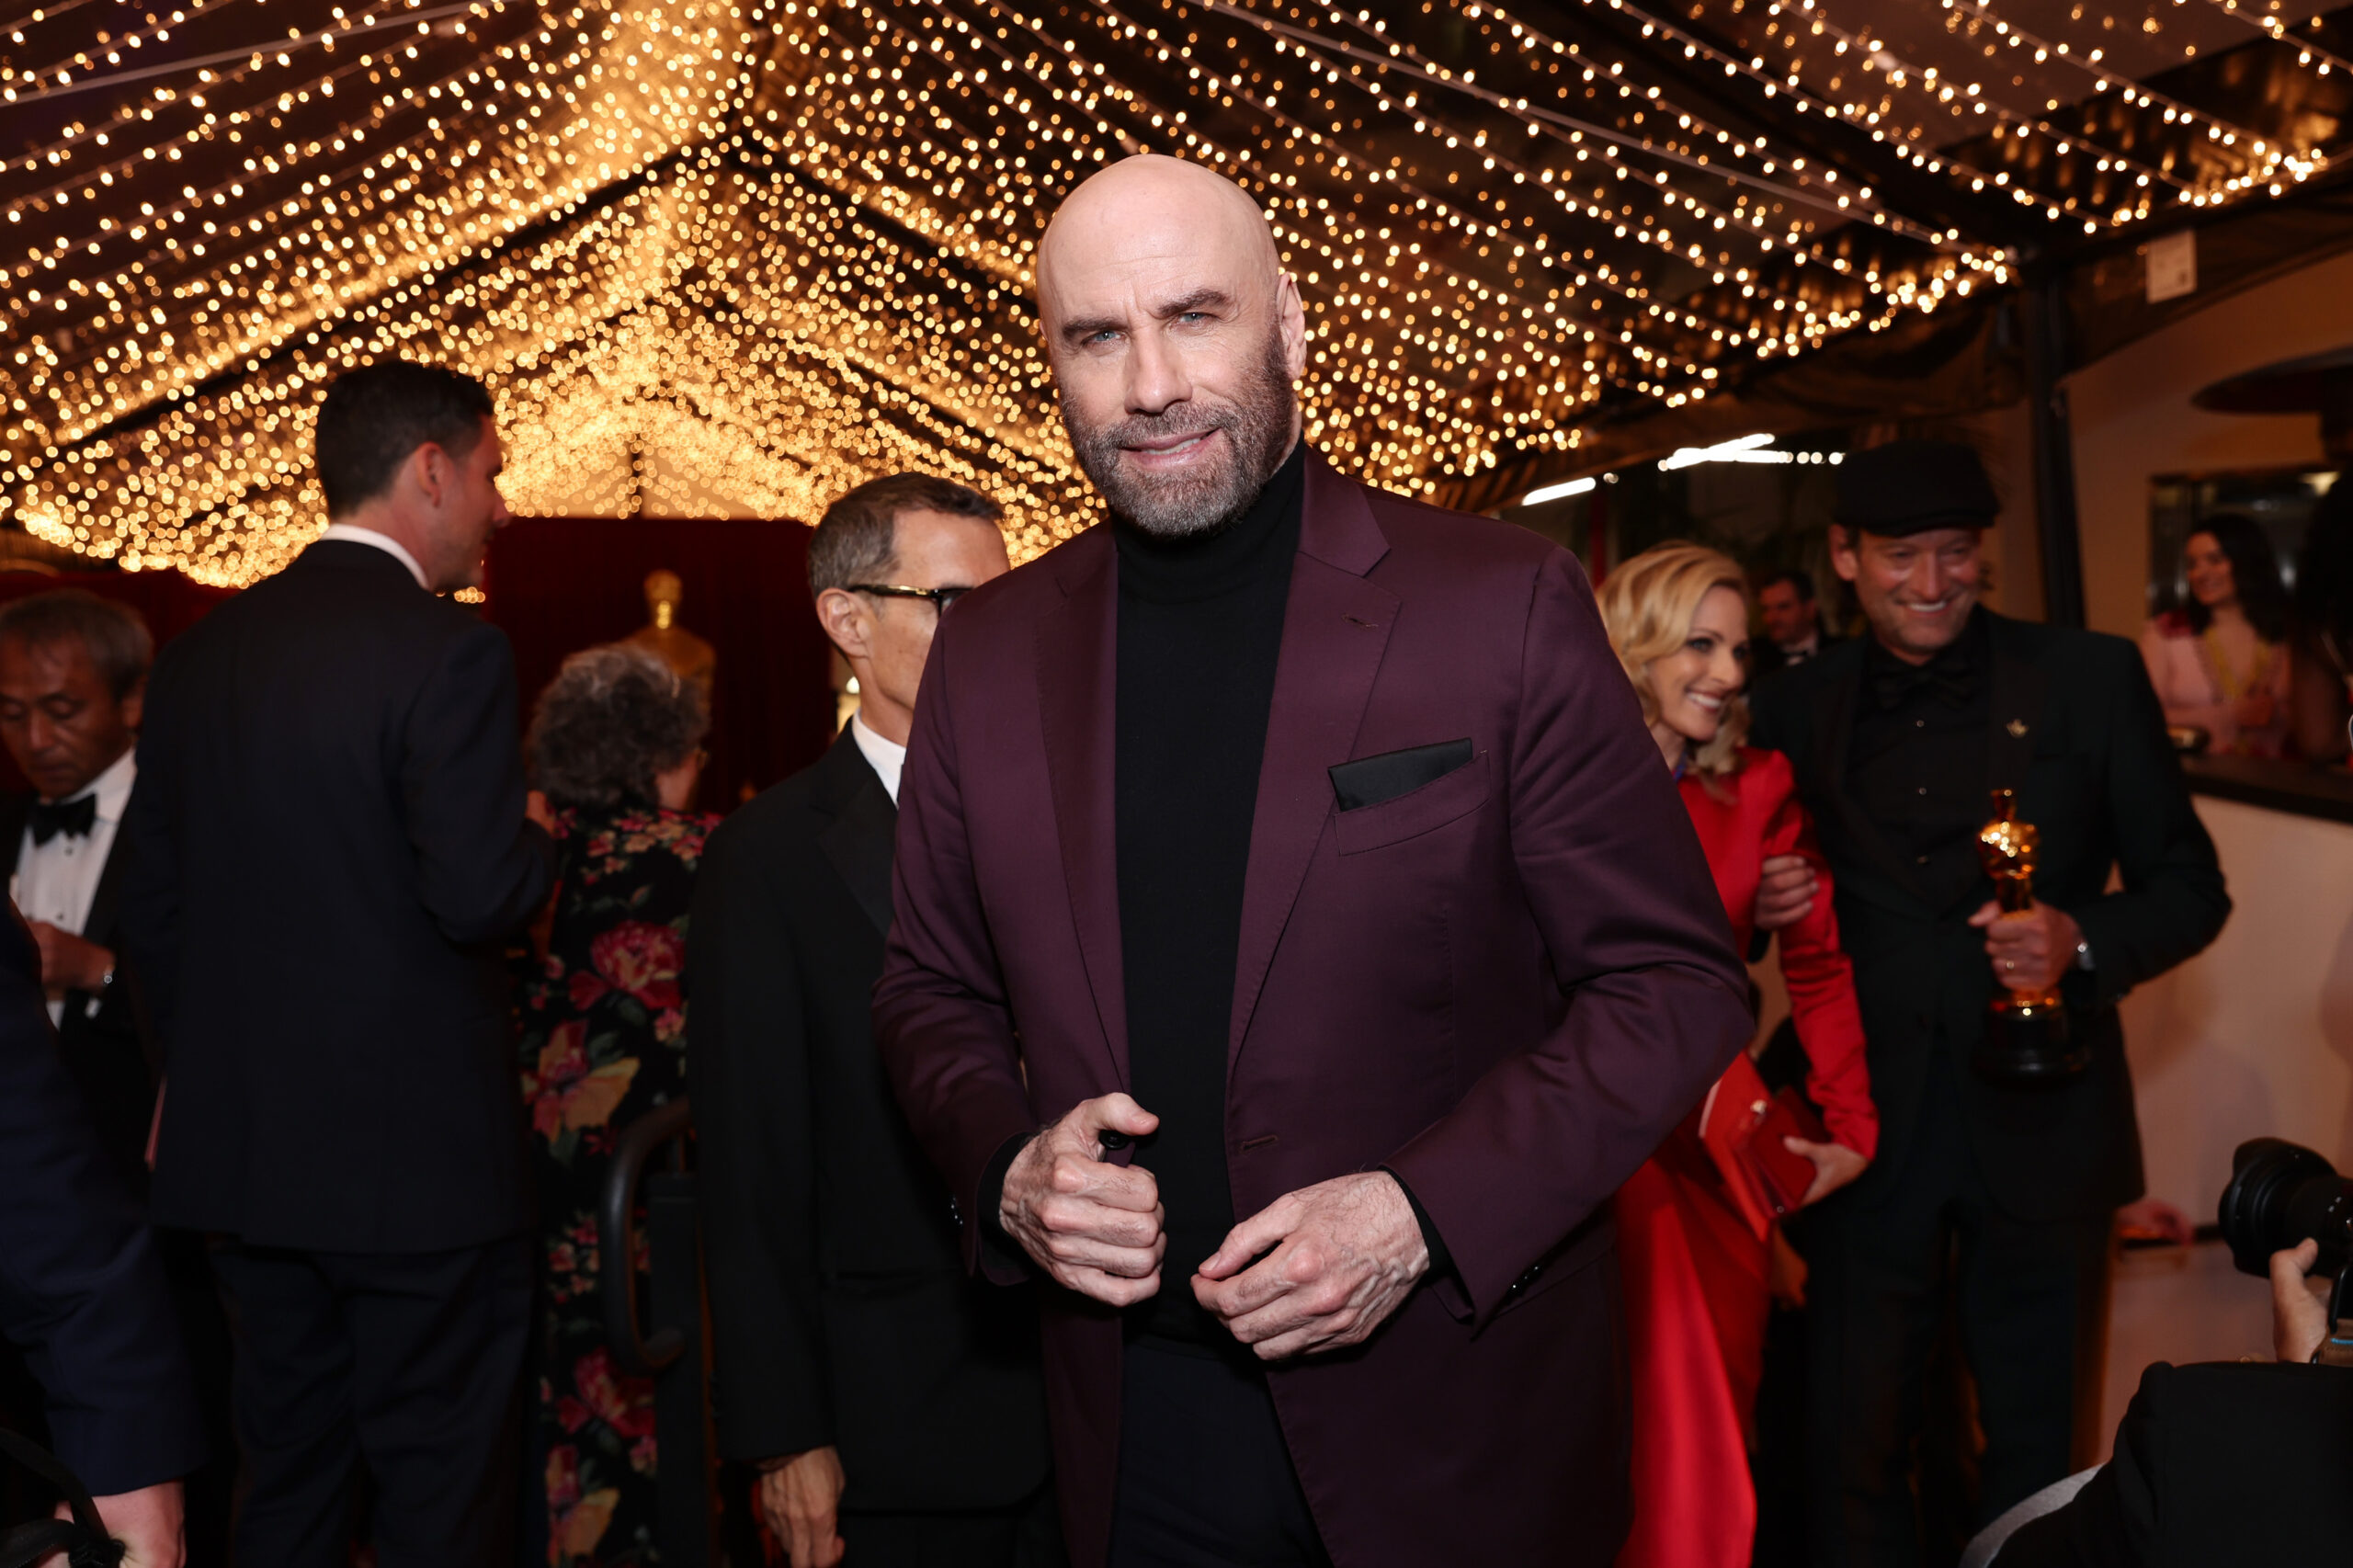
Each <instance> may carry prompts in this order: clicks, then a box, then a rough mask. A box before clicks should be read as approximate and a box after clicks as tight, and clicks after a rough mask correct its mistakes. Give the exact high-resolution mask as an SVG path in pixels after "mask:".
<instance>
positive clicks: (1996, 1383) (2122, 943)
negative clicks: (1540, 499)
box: [1752, 440, 2230, 1565]
mask: <svg viewBox="0 0 2353 1568" xmlns="http://www.w3.org/2000/svg"><path fill="white" fill-rule="evenodd" d="M1999 509H2000V505H1999V503H1998V501H1996V499H1995V494H1994V491H1993V486H1992V485H1991V484H1990V483H1988V481H1987V480H1986V477H1985V472H1984V468H1983V466H1982V465H1981V464H1980V463H1979V461H1978V460H1977V455H1976V453H1975V452H1974V451H1972V449H1970V448H1968V447H1965V446H1961V445H1957V444H1953V443H1948V442H1938V441H1919V440H1905V441H1897V442H1893V443H1892V444H1889V445H1887V446H1882V447H1878V448H1874V449H1870V450H1868V451H1862V452H1857V453H1855V454H1853V455H1851V456H1849V457H1848V458H1847V460H1846V462H1845V463H1844V464H1843V465H1842V466H1841V468H1840V469H1839V471H1838V499H1837V510H1836V522H1835V523H1834V524H1833V526H1832V528H1831V538H1830V545H1831V562H1832V564H1833V565H1834V566H1835V567H1836V570H1837V573H1838V574H1839V576H1840V577H1842V578H1844V579H1845V580H1846V581H1847V582H1849V583H1851V584H1853V585H1854V587H1855V591H1856V595H1857V597H1859V599H1860V601H1861V604H1862V608H1863V610H1864V613H1865V615H1866V616H1867V617H1868V618H1869V619H1870V627H1871V634H1870V636H1868V637H1864V638H1861V639H1859V640H1857V641H1855V642H1848V643H1845V644H1842V645H1840V646H1838V647H1836V648H1833V649H1831V650H1829V651H1828V652H1827V653H1824V654H1823V656H1822V657H1820V658H1818V659H1815V660H1813V661H1812V662H1810V663H1808V664H1806V665H1802V666H1800V667H1798V668H1795V669H1793V670H1791V671H1790V672H1789V673H1788V674H1787V675H1786V676H1782V677H1781V678H1779V679H1778V680H1775V681H1773V682H1770V683H1768V684H1766V685H1765V686H1763V687H1761V688H1760V689H1758V690H1757V691H1756V693H1755V695H1754V697H1753V699H1752V700H1753V702H1754V705H1755V710H1756V731H1755V737H1756V744H1759V745H1765V746H1771V747H1773V748H1776V749H1778V750H1779V751H1782V752H1785V753H1786V754H1788V756H1789V757H1790V761H1791V762H1792V763H1793V764H1794V765H1795V767H1796V770H1797V777H1798V784H1799V789H1800V790H1801V792H1802V795H1803V797H1804V801H1805V804H1806V807H1807V809H1808V810H1809V811H1811V812H1813V817H1814V821H1815V823H1816V824H1818V826H1819V830H1820V833H1821V838H1822V848H1823V851H1824V855H1825V856H1826V857H1827V858H1828V859H1829V862H1830V866H1831V869H1832V871H1833V873H1834V875H1835V878H1836V888H1837V900H1838V915H1839V926H1840V929H1841V930H1842V932H1843V933H1844V935H1845V939H1846V945H1847V949H1848V952H1849V953H1850V955H1851V956H1852V958H1853V960H1854V965H1855V983H1856V988H1857V991H1858V993H1859V997H1860V1000H1861V1003H1862V1008H1863V1023H1864V1028H1865V1032H1866V1033H1867V1034H1868V1036H1869V1037H1870V1074H1871V1086H1872V1091H1873V1097H1874V1098H1876V1099H1877V1100H1878V1102H1879V1107H1880V1117H1881V1134H1880V1137H1881V1142H1880V1157H1879V1159H1878V1161H1877V1162H1876V1163H1875V1164H1874V1165H1872V1167H1871V1169H1870V1172H1869V1173H1868V1174H1867V1175H1865V1176H1863V1177H1862V1179H1861V1180H1859V1181H1858V1182H1856V1183H1855V1184H1854V1186H1853V1187H1849V1188H1847V1190H1846V1191H1845V1192H1842V1193H1840V1194H1838V1195H1836V1197H1833V1198H1831V1199H1827V1200H1825V1201H1824V1203H1822V1204H1821V1205H1820V1206H1819V1207H1818V1208H1817V1209H1816V1210H1812V1211H1810V1218H1809V1225H1808V1229H1807V1233H1806V1241H1807V1245H1806V1254H1807V1259H1808V1262H1809V1263H1810V1265H1811V1266H1812V1270H1813V1272H1812V1278H1811V1279H1810V1281H1809V1284H1808V1288H1807V1298H1808V1302H1809V1306H1810V1309H1811V1313H1810V1315H1811V1324H1812V1327H1811V1335H1810V1336H1811V1352H1810V1357H1809V1369H1808V1376H1809V1379H1810V1381H1811V1386H1810V1388H1809V1390H1808V1400H1807V1403H1808V1410H1809V1414H1808V1453H1807V1460H1808V1470H1809V1472H1810V1474H1811V1476H1812V1481H1811V1483H1810V1484H1811V1485H1812V1488H1813V1495H1812V1497H1811V1498H1810V1499H1809V1515H1810V1528H1811V1531H1812V1534H1813V1551H1812V1553H1811V1556H1812V1560H1813V1561H1814V1562H1820V1563H1824V1564H1833V1565H1837V1564H1881V1563H1904V1564H1908V1563H1912V1562H1916V1561H1917V1560H1918V1559H1919V1556H1920V1551H1921V1542H1920V1530H1921V1525H1920V1520H1919V1517H1918V1506H1917V1503H1916V1501H1915V1487H1914V1484H1913V1480H1912V1476H1911V1473H1910V1472H1911V1469H1912V1464H1913V1456H1914V1453H1915V1449H1916V1447H1917V1439H1918V1438H1919V1437H1921V1436H1922V1433H1923V1428H1924V1426H1925V1423H1926V1416H1925V1414H1924V1411H1925V1407H1926V1392H1927V1391H1926V1384H1927V1375H1926V1373H1927V1363H1928V1359H1929V1355H1930V1352H1931V1350H1932V1348H1933V1347H1934V1344H1935V1341H1936V1339H1937V1336H1938V1332H1939V1329H1940V1326H1941V1325H1942V1324H1943V1323H1944V1322H1945V1321H1946V1316H1947V1312H1948V1305H1949V1307H1950V1310H1951V1312H1952V1315H1953V1316H1954V1318H1955V1319H1956V1320H1957V1323H1958V1326H1959V1330H1960V1339H1961V1350H1962V1352H1963V1354H1964V1356H1965V1357H1966V1358H1967V1361H1968V1363H1969V1366H1970V1369H1971V1371H1972V1373H1973V1374H1974V1378H1975V1381H1976V1387H1977V1412H1978V1416H1979V1420H1980V1423H1981V1424H1982V1426H1983V1427H1984V1435H1985V1451H1984V1460H1983V1463H1982V1470H1981V1478H1982V1493H1981V1495H1980V1497H1979V1498H1978V1500H1977V1519H1978V1522H1980V1523H1982V1522H1984V1520H1986V1519H1990V1518H1992V1517H1995V1516H1996V1515H1998V1514H2000V1513H2001V1512H2002V1511H2003V1510H2005V1509H2006V1508H2008V1507H2009V1506H2011V1505H2012V1504H2014V1503H2017V1502H2018V1501H2019V1500H2020V1499H2021V1498H2023V1497H2025V1496H2027V1495H2028V1494H2030V1493H2033V1492H2035V1491H2037V1490H2039V1489H2040V1488H2041V1487H2043V1486H2045V1485H2047V1484H2049V1483H2052V1482H2054V1481H2057V1480H2059V1479H2060V1478H2061V1477H2063V1476H2064V1475H2066V1474H2067V1473H2068V1472H2069V1471H2071V1470H2072V1469H2073V1468H2074V1465H2073V1463H2072V1456H2071V1445H2072V1442H2073V1438H2074V1432H2075V1407H2076V1403H2075V1402H2076V1398H2077V1391H2078V1389H2079V1388H2086V1387H2088V1388H2097V1377H2098V1375H2099V1368H2098V1366H2097V1349H2098V1346H2099V1344H2100V1322H2099V1320H2100V1317H2101V1315H2102V1314H2103V1312H2104V1310H2105V1296H2106V1290H2105V1284H2106V1270H2107V1267H2108V1261H2109V1229H2110V1224H2111V1221H2112V1217H2113V1215H2114V1212H2115V1210H2117V1209H2119V1208H2120V1207H2121V1206H2123V1205H2125V1204H2128V1203H2130V1202H2131V1201H2133V1200H2134V1199H2137V1198H2138V1197H2140V1195H2141V1192H2142V1175H2141V1145H2140V1134H2139V1130H2138V1127H2137V1125H2136V1123H2135V1120H2134V1117H2133V1108H2132V1085H2131V1076H2130V1073H2129V1071H2128V1069H2127V1067H2126V1064H2125V1059H2124V1040H2123V1034H2122V1031H2121V1028H2120V1026H2119V1024H2118V1021H2117V1017H2116V1012H2115V1006H2114V1005H2115V1003H2116V1001H2117V1000H2118V998H2120V997H2121V996H2122V995H2123V994H2125V993H2126V992H2127V991H2129V990H2131V988H2132V987H2133V986H2135V985H2137V984H2139V983H2142V982H2143V981H2145V980H2148V979H2150V978H2152V977H2153V976H2154V975H2157V974H2159V973H2162V972H2163V971H2165V970H2166V969H2169V968H2171V967H2172V966H2173V965H2175V964H2177V963H2179V962H2181V961H2182V960H2185V959H2187V958H2188V957H2189V956H2190V955H2192V954H2193V953H2195V952H2197V951H2198V950H2199V949H2201V948H2203V947H2204V946H2205V945H2206V944H2207V943H2208V942H2210V941H2211V940H2212V939H2213V937H2214V935H2215V933H2216V932H2217V931H2219V930H2220V929H2221V928H2222V921H2223V919H2224V917H2225V916H2226V915H2228V914H2229V913H2230V900H2229V898H2228V896H2227V895H2226V894H2225V893H2224V892H2223V887H2222V870H2221V868H2220V867H2219V866H2218V864H2217V863H2216V860H2215V857H2214V846H2213V844H2212V842H2211V840H2210V839H2209V838H2208V837H2207V835H2206V831H2205V828H2204V827H2203V826H2202V825H2201V824H2200V822H2199V820H2198V817H2197V815H2196V813H2195V812H2193V811H2192V810H2191V807H2190V802H2189V797H2188V790H2186V788H2185V787H2184V785H2183V783H2182V778H2181V772H2180V768H2179V767H2178V765H2177V763H2176V761H2175V759H2174V756H2173V753H2172V750H2171V748H2170V746H2169V744H2168V743H2167V740H2166V737H2165V722H2164V718H2163V716H2162V714H2161V712H2160V710H2159V709H2158V706H2157V701H2156V698H2155V696H2154V693H2153V692H2152V691H2151V690H2150V687H2149V682H2148V676H2147V675H2146V674H2145V673H2144V671H2143V666H2142V665H2141V662H2140V659H2139V656H2138V655H2137V653H2135V652H2134V650H2133V647H2132V644H2131V643H2130V642H2126V641H2124V640H2123V639H2121V638H2115V637H2108V636H2102V635H2099V634H2097V633H2093V632H2088V631H2075V630H2071V629H2066V628H2061V627H2053V626H2044V625H2040V624H2036V623H2032V622H2027V621H2018V620H2011V619H2006V618H2005V617H2002V616H1998V615H1995V614H1994V613H1992V612H1991V611H1989V610H1987V609H1985V608H1983V607H1982V606H1980V605H1979V604H1978V602H1977V599H1978V593H1979V589H1980V585H1981V584H1982V583H1983V581H1984V556H1983V552H1982V543H1983V537H1984V529H1985V528H1988V527H1990V526H1991V525H1992V524H1993V522H1994V519H1995V513H1996V512H1997V511H1998V510H1999ZM1989 819H1990V820H1989ZM2111 872H2116V873H2119V874H2120V887H2119V888H2118V889H2117V891H2114V892H2110V891H2109V881H2110V873H2111Z"/></svg>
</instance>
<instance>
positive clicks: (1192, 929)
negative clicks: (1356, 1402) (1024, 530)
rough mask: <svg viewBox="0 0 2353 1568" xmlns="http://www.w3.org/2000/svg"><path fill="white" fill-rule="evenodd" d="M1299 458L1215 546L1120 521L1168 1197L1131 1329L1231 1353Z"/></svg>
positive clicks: (1135, 968)
mask: <svg viewBox="0 0 2353 1568" xmlns="http://www.w3.org/2000/svg"><path fill="white" fill-rule="evenodd" d="M1305 472H1306V445H1305V443H1304V442H1302V443H1301V444H1300V445H1298V446H1295V447H1293V448H1292V449H1291V454H1290V457H1289V458H1288V459H1286V460H1284V462H1283V465H1282V467H1281V468H1279V469H1278V470H1277V471H1276V472H1275V476H1274V477H1273V478H1272V479H1270V480H1268V481H1267V485H1266V488H1265V489H1264V490H1263V491H1261V492H1260V493H1259V495H1258V499H1257V500H1256V502H1255V503H1253V504H1252V506H1251V507H1250V509H1249V511H1248V512H1246V513H1245V514H1244V515H1243V517H1242V518H1241V519H1240V520H1239V521H1238V522H1236V523H1234V524H1233V526H1232V527H1231V528H1227V529H1225V531H1223V532H1222V533H1220V534H1217V535H1215V536H1214V537H1211V538H1209V539H1188V540H1155V539H1152V538H1150V537H1148V536H1146V535H1144V534H1142V533H1141V532H1139V531H1138V530H1137V529H1136V528H1133V527H1132V526H1131V525H1130V524H1128V523H1127V522H1125V521H1122V520H1120V519H1118V518H1114V519H1113V521H1112V524H1111V528H1112V537H1113V540H1114V541H1115V542H1116V544H1117V546H1118V549H1119V552H1120V562H1119V570H1120V608H1119V693H1118V707H1117V712H1118V738H1117V741H1116V745H1117V751H1116V754H1115V763H1114V771H1113V779H1114V783H1113V794H1114V800H1115V815H1116V820H1117V838H1118V856H1119V870H1120V957H1121V960H1122V961H1123V963H1124V964H1125V966H1126V971H1127V1010H1128V1066H1129V1081H1130V1084H1131V1088H1132V1092H1133V1093H1134V1095H1135V1097H1136V1100H1137V1102H1138V1103H1139V1104H1141V1105H1142V1107H1143V1108H1145V1109H1146V1110H1148V1111H1151V1112H1153V1113H1154V1115H1156V1116H1158V1117H1159V1118H1160V1130H1159V1131H1157V1132H1155V1133H1154V1134H1153V1135H1152V1136H1151V1137H1150V1138H1147V1139H1143V1140H1141V1141H1139V1142H1138V1144H1137V1148H1136V1164H1138V1165H1142V1166H1144V1167H1145V1168H1147V1169H1149V1170H1150V1171H1151V1172H1152V1174H1153V1176H1154V1179H1155V1180H1157V1181H1158V1182H1159V1184H1160V1199H1161V1205H1162V1207H1163V1209H1164V1210H1165V1212H1166V1214H1167V1221H1166V1233H1167V1236H1168V1252H1167V1256H1166V1257H1165V1259H1164V1260H1163V1262H1162V1264H1161V1271H1160V1278H1161V1287H1160V1290H1159V1292H1158V1293H1157V1294H1156V1295H1155V1296H1154V1298H1153V1299H1152V1301H1149V1302H1146V1303H1144V1304H1143V1305H1142V1307H1139V1308H1138V1309H1137V1310H1136V1311H1137V1314H1138V1319H1139V1321H1138V1322H1137V1323H1136V1324H1135V1326H1136V1327H1138V1328H1140V1329H1141V1330H1142V1332H1143V1333H1144V1334H1146V1335H1151V1336H1154V1337H1155V1338H1164V1339H1175V1340H1181V1341H1187V1342H1190V1343H1195V1344H1206V1345H1214V1346H1221V1347H1222V1346H1231V1345H1232V1344H1233V1338H1232V1335H1229V1334H1227V1333H1226V1332H1225V1330H1224V1329H1223V1328H1222V1326H1220V1325H1219V1324H1218V1323H1217V1321H1216V1320H1215V1319H1214V1318H1212V1317H1211V1316H1210V1315H1209V1313H1207V1312H1204V1311H1202V1309H1201V1307H1200V1306H1199V1303H1198V1302H1196V1301H1194V1300H1193V1290H1192V1285H1191V1279H1192V1276H1193V1271H1194V1269H1195V1268H1197V1267H1199V1265H1200V1263H1201V1260H1202V1259H1204V1258H1206V1257H1208V1256H1209V1255H1210V1254H1211V1253H1212V1252H1215V1251H1216V1250H1217V1244H1218V1243H1220V1242H1222V1241H1223V1240H1224V1239H1225V1233H1226V1232H1227V1231H1229V1230H1231V1229H1233V1221H1234V1214H1233V1189H1232V1187H1231V1186H1230V1185H1229V1183H1228V1181H1227V1177H1226V1165H1225V1064H1226V1046H1227V1041H1228V1037H1229V1035H1230V1033H1231V1031H1232V1026H1233V965H1234V954H1235V949H1236V947H1237V945H1238V944H1239V942H1240V940H1241V932H1242V884H1243V879H1244V875H1245V872H1246V870H1247V869H1248V866H1249V861H1250V822H1251V818H1252V816H1253V815H1254V814H1255V813H1256V810H1257V803H1258V764H1259V761H1260V759H1261V758H1262V757H1263V756H1264V755H1265V753H1266V748H1267V708H1268V707H1269V705H1270V704H1271V703H1272V702H1273V700H1274V694H1275V658H1276V655H1277V653H1279V651H1280V649H1281V646H1282V636H1283V603H1284V600H1285V599H1286V598H1288V597H1289V596H1290V572H1291V558H1292V556H1293V555H1294V554H1296V553H1297V551H1298V550H1299V522H1300V494H1301V490H1302V476H1303V475H1304V473H1305Z"/></svg>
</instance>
